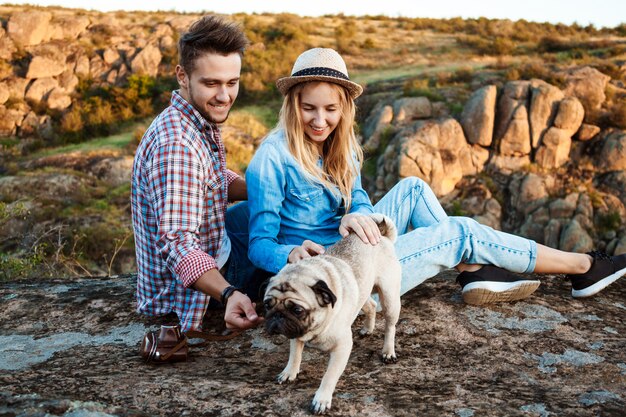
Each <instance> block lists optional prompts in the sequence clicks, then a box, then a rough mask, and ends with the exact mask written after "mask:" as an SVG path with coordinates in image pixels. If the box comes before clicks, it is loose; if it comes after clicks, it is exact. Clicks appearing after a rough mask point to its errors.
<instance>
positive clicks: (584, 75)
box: [563, 67, 611, 112]
mask: <svg viewBox="0 0 626 417" xmlns="http://www.w3.org/2000/svg"><path fill="white" fill-rule="evenodd" d="M610 79H611V77H609V76H608V75H605V74H603V73H601V72H600V71H598V70H597V69H595V68H592V67H583V68H576V69H573V70H571V71H569V73H567V75H566V79H565V83H566V85H565V89H564V91H563V92H564V93H565V95H567V96H574V97H577V98H578V99H579V100H580V102H581V103H582V105H583V107H584V108H585V111H586V112H591V111H592V110H596V109H599V108H600V106H601V105H602V103H604V101H605V100H606V95H605V94H604V90H605V88H606V85H607V83H608V82H609V80H610Z"/></svg>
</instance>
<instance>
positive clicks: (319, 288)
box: [263, 260, 337, 339]
mask: <svg viewBox="0 0 626 417" xmlns="http://www.w3.org/2000/svg"><path fill="white" fill-rule="evenodd" d="M305 261H306V260H303V261H300V262H298V263H297V264H293V265H288V266H286V267H285V268H284V269H283V270H282V271H281V272H280V273H279V274H278V275H276V276H275V277H273V278H272V279H271V280H270V282H269V284H268V286H267V289H266V290H265V297H264V299H263V305H264V307H265V310H266V314H265V328H266V330H267V331H268V333H270V334H282V335H285V336H286V337H287V338H289V339H294V338H298V337H302V336H304V335H305V334H308V333H310V332H311V331H314V329H315V328H317V327H318V326H319V325H320V324H322V323H324V321H325V318H326V316H327V315H328V312H329V311H330V309H332V308H333V306H334V304H335V301H336V300H337V299H336V297H335V295H334V294H333V293H332V291H331V290H330V289H329V288H328V285H327V284H326V282H325V281H324V280H323V279H320V271H319V269H317V270H316V271H315V269H316V268H314V266H313V265H308V264H309V263H307V262H305Z"/></svg>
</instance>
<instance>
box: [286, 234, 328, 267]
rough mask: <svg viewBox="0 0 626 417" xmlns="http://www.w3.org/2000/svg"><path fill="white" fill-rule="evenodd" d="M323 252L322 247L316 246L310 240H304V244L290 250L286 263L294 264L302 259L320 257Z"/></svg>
mask: <svg viewBox="0 0 626 417" xmlns="http://www.w3.org/2000/svg"><path fill="white" fill-rule="evenodd" d="M324 252H325V249H324V247H323V246H322V245H318V244H317V243H315V242H312V241H310V240H305V241H304V242H302V245H300V246H296V247H295V248H293V249H292V251H291V252H289V257H288V258H287V262H289V263H290V264H295V263H296V262H298V261H300V260H302V259H304V258H310V257H312V256H317V255H321V254H323V253H324Z"/></svg>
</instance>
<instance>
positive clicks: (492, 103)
mask: <svg viewBox="0 0 626 417" xmlns="http://www.w3.org/2000/svg"><path fill="white" fill-rule="evenodd" d="M496 95H497V88H496V86H495V85H487V86H485V87H482V88H479V89H478V90H476V91H474V92H473V93H472V95H471V96H470V98H469V100H467V102H466V103H465V106H464V107H463V113H461V126H463V131H464V132H465V137H466V138H467V141H468V142H469V143H471V144H476V145H481V146H485V147H487V146H490V145H491V141H492V140H493V127H494V122H495V114H496Z"/></svg>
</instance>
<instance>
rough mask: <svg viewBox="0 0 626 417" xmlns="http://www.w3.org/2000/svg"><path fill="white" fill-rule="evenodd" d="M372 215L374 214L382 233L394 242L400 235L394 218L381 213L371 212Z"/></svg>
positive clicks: (373, 216)
mask: <svg viewBox="0 0 626 417" xmlns="http://www.w3.org/2000/svg"><path fill="white" fill-rule="evenodd" d="M370 216H372V219H374V221H375V222H376V224H378V228H379V229H380V233H381V234H382V235H383V236H385V237H387V238H389V240H391V241H392V242H395V241H396V238H397V237H398V229H396V225H395V224H394V223H393V220H391V219H390V218H389V217H387V216H385V215H384V214H380V213H374V214H370Z"/></svg>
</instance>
